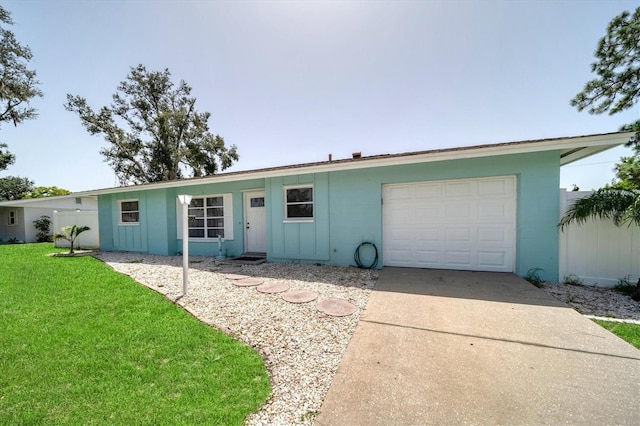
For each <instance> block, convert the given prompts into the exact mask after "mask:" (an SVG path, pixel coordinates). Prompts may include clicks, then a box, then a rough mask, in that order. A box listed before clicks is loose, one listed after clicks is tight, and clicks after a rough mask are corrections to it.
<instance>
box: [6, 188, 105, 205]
mask: <svg viewBox="0 0 640 426" xmlns="http://www.w3.org/2000/svg"><path fill="white" fill-rule="evenodd" d="M78 197H81V198H94V197H95V195H93V194H88V193H87V192H83V193H82V194H80V193H73V194H68V195H58V196H55V197H42V198H23V199H21V200H10V201H0V207H40V208H52V209H55V208H58V207H59V205H58V204H57V202H59V201H66V200H70V199H74V198H78Z"/></svg>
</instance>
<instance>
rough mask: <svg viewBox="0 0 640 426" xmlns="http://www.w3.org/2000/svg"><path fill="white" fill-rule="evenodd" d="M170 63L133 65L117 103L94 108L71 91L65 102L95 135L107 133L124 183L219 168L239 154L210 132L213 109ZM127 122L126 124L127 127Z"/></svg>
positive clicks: (109, 153)
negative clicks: (203, 107)
mask: <svg viewBox="0 0 640 426" xmlns="http://www.w3.org/2000/svg"><path fill="white" fill-rule="evenodd" d="M170 77H171V73H170V72H169V70H168V69H165V70H164V71H161V72H152V71H147V69H146V68H145V67H144V66H143V65H138V66H137V67H135V68H131V72H130V73H129V75H128V76H127V78H126V80H125V81H123V82H121V83H120V85H119V86H118V88H117V92H116V93H115V94H114V95H113V104H112V105H111V106H103V107H102V108H101V109H100V110H99V111H94V110H93V109H92V108H91V107H90V106H89V105H87V101H86V99H84V98H82V97H80V96H72V95H67V103H66V105H65V108H66V109H67V110H68V111H72V112H76V113H77V114H78V115H79V117H80V121H81V122H82V125H83V126H84V127H85V128H86V129H87V131H88V132H89V133H90V134H92V135H102V136H103V137H104V139H105V140H106V141H107V143H108V146H106V147H104V148H102V150H101V151H100V152H101V154H102V155H103V156H104V157H105V161H107V162H108V163H109V164H110V165H111V167H113V169H114V171H115V172H116V175H117V176H118V178H119V179H120V183H121V184H123V185H124V184H127V183H136V184H140V183H150V182H160V181H167V180H174V179H181V178H183V177H185V176H184V174H185V173H188V174H191V176H194V177H199V176H206V175H212V174H215V173H216V172H218V171H221V170H225V169H227V168H228V167H230V166H231V165H232V164H233V163H234V161H237V160H238V154H237V152H236V147H235V145H232V146H231V147H230V148H227V147H226V146H225V144H224V139H223V138H222V137H220V136H219V135H213V134H211V133H210V132H209V126H208V124H207V123H208V121H209V118H210V116H211V114H210V113H208V112H204V113H199V112H197V111H196V109H195V103H196V98H195V97H192V96H191V87H190V86H188V85H187V84H186V83H185V82H184V81H180V83H179V84H178V85H177V86H176V85H174V83H173V82H171V80H170ZM121 125H122V127H121Z"/></svg>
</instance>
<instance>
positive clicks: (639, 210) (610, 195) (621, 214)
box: [558, 186, 640, 301]
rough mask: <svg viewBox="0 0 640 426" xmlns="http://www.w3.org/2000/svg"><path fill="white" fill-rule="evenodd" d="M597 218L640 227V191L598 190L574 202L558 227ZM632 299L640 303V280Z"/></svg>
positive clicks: (620, 224) (623, 189)
mask: <svg viewBox="0 0 640 426" xmlns="http://www.w3.org/2000/svg"><path fill="white" fill-rule="evenodd" d="M596 218H599V219H606V220H612V221H613V223H614V224H615V225H616V226H622V225H625V224H626V225H628V226H632V225H637V226H640V190H637V189H626V188H622V187H612V186H608V187H604V188H601V189H598V190H597V191H595V192H593V193H591V194H590V195H588V196H586V197H584V198H579V199H577V200H576V201H574V203H573V204H572V205H571V207H569V209H568V210H567V212H566V213H565V214H564V215H563V216H562V218H561V219H560V223H559V224H558V226H559V227H560V229H561V230H564V228H565V227H567V226H568V225H569V224H571V223H573V222H575V223H577V224H581V223H585V222H586V221H587V220H588V219H596ZM632 297H633V299H634V300H638V301H640V279H638V285H637V289H636V293H635V294H634V295H633V296H632Z"/></svg>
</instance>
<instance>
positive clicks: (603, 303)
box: [540, 282, 640, 323]
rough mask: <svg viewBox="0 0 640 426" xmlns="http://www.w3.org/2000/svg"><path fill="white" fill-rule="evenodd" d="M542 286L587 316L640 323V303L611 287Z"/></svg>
mask: <svg viewBox="0 0 640 426" xmlns="http://www.w3.org/2000/svg"><path fill="white" fill-rule="evenodd" d="M540 288H541V289H542V290H544V291H546V292H547V293H549V294H550V295H552V296H553V297H555V298H556V299H558V300H560V301H561V302H563V303H566V304H567V305H569V306H571V307H572V308H573V309H575V310H576V311H578V312H580V313H581V314H583V315H585V316H589V317H598V319H610V320H614V319H617V320H618V321H624V322H632V323H634V322H638V323H640V303H638V302H636V301H635V300H633V299H632V298H630V297H629V296H625V295H624V294H620V293H618V292H616V291H614V290H612V289H611V288H606V287H595V286H588V285H579V284H578V285H576V284H566V283H548V282H547V283H543V285H542V287H540Z"/></svg>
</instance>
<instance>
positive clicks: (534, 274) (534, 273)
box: [524, 268, 544, 288]
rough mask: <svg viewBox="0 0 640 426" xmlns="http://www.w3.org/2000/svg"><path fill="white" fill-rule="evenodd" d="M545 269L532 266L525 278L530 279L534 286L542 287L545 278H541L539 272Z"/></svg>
mask: <svg viewBox="0 0 640 426" xmlns="http://www.w3.org/2000/svg"><path fill="white" fill-rule="evenodd" d="M542 271H544V270H543V269H542V268H531V269H529V270H528V271H527V275H525V276H524V279H525V280H527V281H529V282H530V283H531V284H533V285H534V286H536V287H538V288H540V287H542V286H543V285H544V280H543V279H542V278H540V275H539V274H538V272H542Z"/></svg>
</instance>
